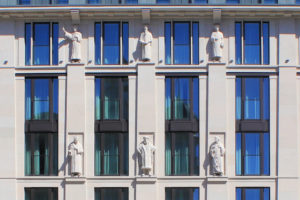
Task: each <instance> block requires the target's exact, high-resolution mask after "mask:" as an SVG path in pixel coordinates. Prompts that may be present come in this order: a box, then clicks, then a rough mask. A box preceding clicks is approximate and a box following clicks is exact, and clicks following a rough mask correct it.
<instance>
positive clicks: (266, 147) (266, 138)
mask: <svg viewBox="0 0 300 200" xmlns="http://www.w3.org/2000/svg"><path fill="white" fill-rule="evenodd" d="M263 159H264V174H265V175H270V134H269V133H264V158H263Z"/></svg>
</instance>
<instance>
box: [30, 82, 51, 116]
mask: <svg viewBox="0 0 300 200" xmlns="http://www.w3.org/2000/svg"><path fill="white" fill-rule="evenodd" d="M33 101H34V102H33V105H34V114H33V119H34V120H49V80H48V79H35V80H34V99H33Z"/></svg>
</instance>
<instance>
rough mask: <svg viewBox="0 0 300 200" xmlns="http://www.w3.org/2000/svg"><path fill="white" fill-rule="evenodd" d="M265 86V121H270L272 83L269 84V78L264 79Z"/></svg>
mask: <svg viewBox="0 0 300 200" xmlns="http://www.w3.org/2000/svg"><path fill="white" fill-rule="evenodd" d="M263 81H264V83H263V84H264V85H263V87H264V88H263V90H264V91H263V92H264V94H263V95H264V96H263V98H264V102H263V103H264V104H263V108H264V119H270V83H269V78H264V80H263Z"/></svg>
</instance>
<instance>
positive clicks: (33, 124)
mask: <svg viewBox="0 0 300 200" xmlns="http://www.w3.org/2000/svg"><path fill="white" fill-rule="evenodd" d="M26 79H27V78H26ZM28 79H29V80H31V111H30V112H31V119H30V120H25V132H26V133H27V132H28V133H34V132H35V133H57V132H58V120H55V119H54V111H53V110H54V109H53V107H54V104H53V92H54V91H53V82H54V79H57V77H43V78H32V77H30V78H28ZM37 79H47V80H48V81H49V120H34V119H33V115H34V80H37ZM57 92H58V91H57ZM57 95H58V94H57Z"/></svg>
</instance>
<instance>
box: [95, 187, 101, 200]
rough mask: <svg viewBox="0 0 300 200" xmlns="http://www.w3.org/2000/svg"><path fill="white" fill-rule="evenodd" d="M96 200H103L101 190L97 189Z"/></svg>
mask: <svg viewBox="0 0 300 200" xmlns="http://www.w3.org/2000/svg"><path fill="white" fill-rule="evenodd" d="M95 200H101V190H100V189H99V188H95Z"/></svg>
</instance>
